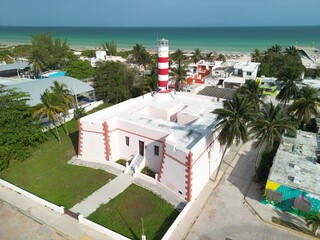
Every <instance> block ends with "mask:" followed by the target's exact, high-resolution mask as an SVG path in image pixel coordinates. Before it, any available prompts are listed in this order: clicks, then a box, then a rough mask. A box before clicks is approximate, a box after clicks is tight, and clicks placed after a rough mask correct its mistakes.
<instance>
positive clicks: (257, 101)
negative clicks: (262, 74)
mask: <svg viewBox="0 0 320 240" xmlns="http://www.w3.org/2000/svg"><path fill="white" fill-rule="evenodd" d="M237 94H242V95H246V96H247V98H248V100H249V101H250V102H252V104H253V107H254V110H255V111H256V112H258V111H259V109H260V105H261V104H262V103H263V101H262V99H263V98H264V97H265V96H264V95H262V89H261V88H260V87H259V83H258V82H256V81H253V80H252V81H247V82H246V83H245V84H244V85H243V86H242V87H240V88H239V89H238V91H237Z"/></svg>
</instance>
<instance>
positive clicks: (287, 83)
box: [276, 55, 303, 108]
mask: <svg viewBox="0 0 320 240" xmlns="http://www.w3.org/2000/svg"><path fill="white" fill-rule="evenodd" d="M302 71H303V65H302V64H301V61H297V60H296V58H295V57H293V56H291V55H286V56H285V62H284V64H283V66H282V67H281V69H280V70H279V73H278V75H277V81H276V83H277V84H279V85H280V87H281V90H280V92H279V93H278V95H277V97H276V99H277V100H280V101H281V102H284V108H285V107H286V103H287V102H288V101H289V100H290V99H297V97H298V93H299V88H298V86H297V83H299V82H301V81H302V79H301V74H302Z"/></svg>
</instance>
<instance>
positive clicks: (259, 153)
mask: <svg viewBox="0 0 320 240" xmlns="http://www.w3.org/2000/svg"><path fill="white" fill-rule="evenodd" d="M264 145H265V142H263V143H262V144H261V146H260V147H259V151H258V154H257V157H256V161H255V163H254V170H255V173H256V178H257V180H258V181H259V175H258V168H259V165H260V164H261V160H262V156H261V157H260V155H261V150H262V147H263V146H264ZM259 158H260V162H259V165H257V163H258V159H259Z"/></svg>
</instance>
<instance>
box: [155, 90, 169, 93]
mask: <svg viewBox="0 0 320 240" xmlns="http://www.w3.org/2000/svg"><path fill="white" fill-rule="evenodd" d="M169 92H171V89H168V90H161V91H160V92H158V93H169Z"/></svg>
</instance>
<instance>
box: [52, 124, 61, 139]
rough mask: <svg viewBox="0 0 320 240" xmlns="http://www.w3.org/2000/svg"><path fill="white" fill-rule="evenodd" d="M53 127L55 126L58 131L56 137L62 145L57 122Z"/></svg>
mask: <svg viewBox="0 0 320 240" xmlns="http://www.w3.org/2000/svg"><path fill="white" fill-rule="evenodd" d="M53 126H54V128H55V129H56V134H57V135H56V136H57V138H58V142H59V143H61V138H60V134H59V132H58V128H57V125H56V123H55V122H53Z"/></svg>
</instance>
